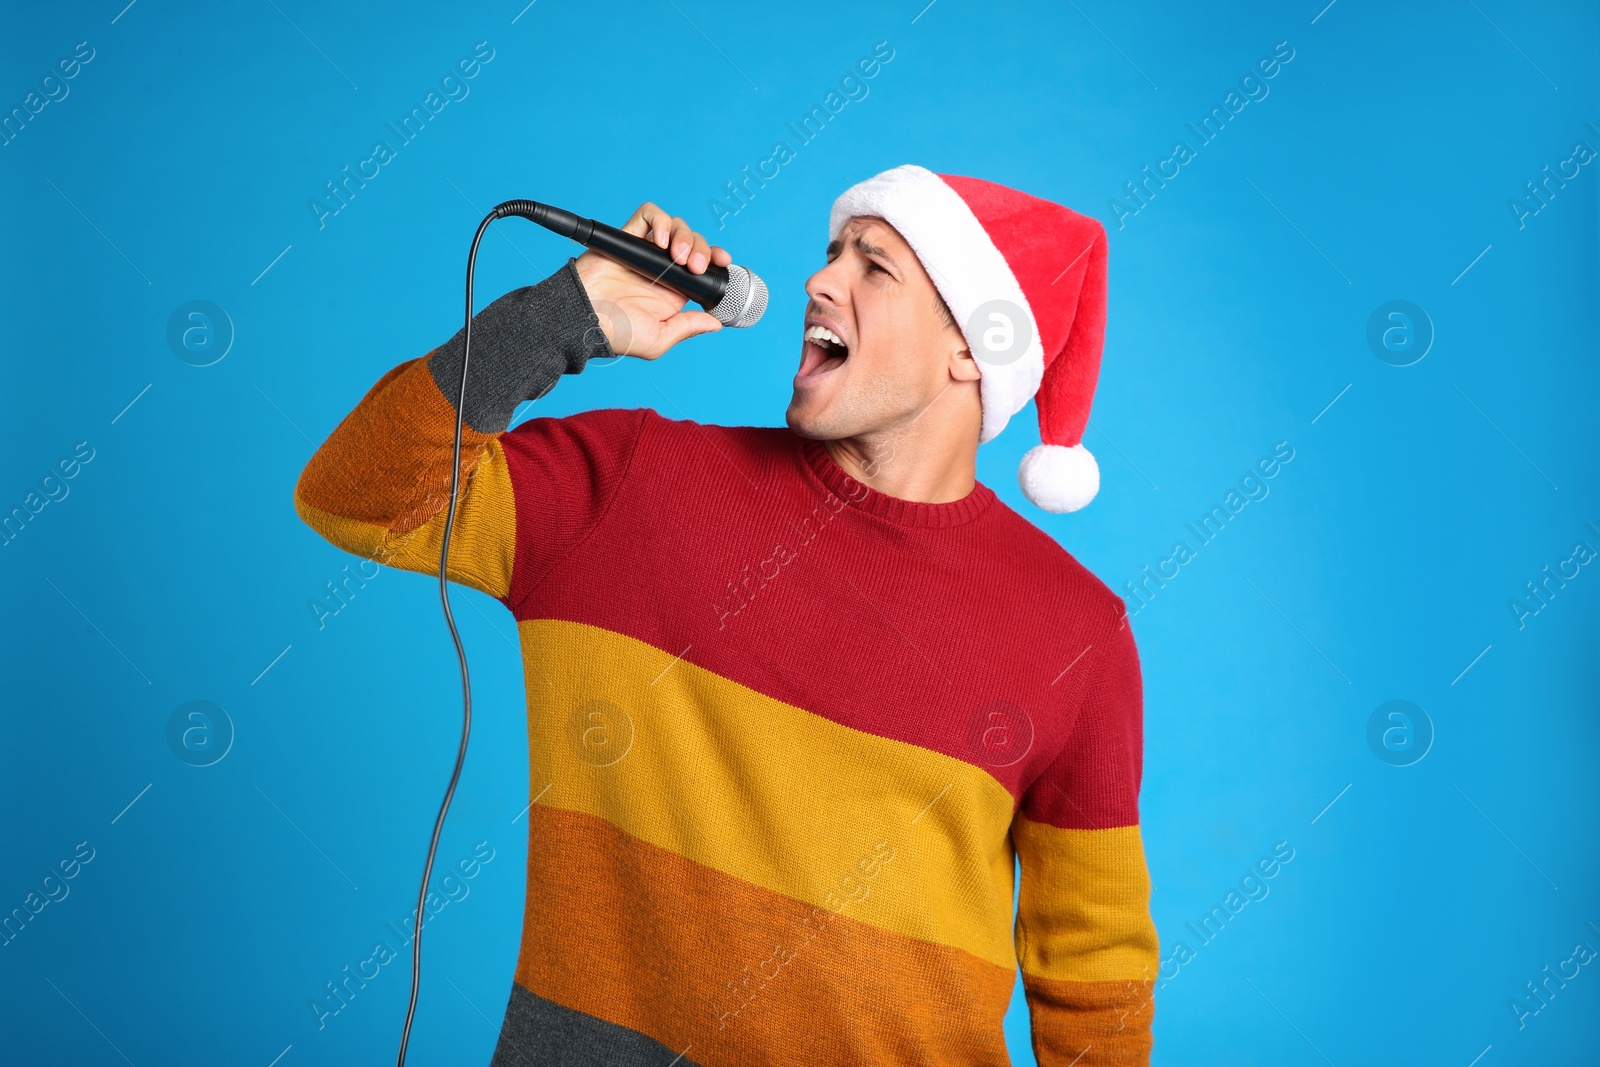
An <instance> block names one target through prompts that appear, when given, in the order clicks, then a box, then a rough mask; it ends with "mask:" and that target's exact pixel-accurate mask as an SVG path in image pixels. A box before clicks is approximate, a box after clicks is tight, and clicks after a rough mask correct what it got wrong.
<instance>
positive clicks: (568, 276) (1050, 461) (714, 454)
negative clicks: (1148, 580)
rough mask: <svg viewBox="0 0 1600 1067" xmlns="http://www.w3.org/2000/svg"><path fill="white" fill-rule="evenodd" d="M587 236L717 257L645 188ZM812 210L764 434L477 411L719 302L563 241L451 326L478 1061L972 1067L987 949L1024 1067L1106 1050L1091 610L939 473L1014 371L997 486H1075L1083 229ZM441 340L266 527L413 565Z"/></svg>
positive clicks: (439, 510)
mask: <svg viewBox="0 0 1600 1067" xmlns="http://www.w3.org/2000/svg"><path fill="white" fill-rule="evenodd" d="M624 229H626V230H627V231H628V232H630V233H633V234H636V235H639V236H648V237H649V238H650V239H653V240H655V241H656V243H657V244H659V245H661V246H662V247H664V248H668V247H669V248H670V249H671V253H672V255H673V258H674V259H675V260H676V261H677V262H679V263H682V264H685V265H686V266H687V267H688V269H690V270H692V271H695V272H697V273H698V272H702V271H704V270H705V269H706V265H707V264H708V263H717V264H720V265H726V264H727V263H728V262H729V261H730V256H729V254H728V252H727V251H726V250H725V249H722V248H718V247H712V246H710V245H708V244H707V242H706V240H705V238H704V237H702V236H701V235H699V234H697V233H695V232H693V231H692V230H691V229H690V228H689V226H688V225H687V224H686V223H685V222H684V220H683V219H681V218H675V217H671V216H669V215H667V214H666V213H665V212H663V211H661V210H660V209H658V208H657V207H656V206H655V205H654V204H649V203H647V204H644V205H643V206H641V207H640V208H639V210H638V211H636V212H634V214H633V217H632V218H631V219H629V220H628V222H627V223H626V225H625V226H624ZM829 236H830V243H829V245H828V248H827V263H826V265H825V266H824V267H823V268H822V269H821V270H819V271H817V273H815V274H814V275H812V276H811V278H810V279H809V280H808V282H807V283H806V291H807V294H808V296H809V301H808V303H807V309H806V316H805V327H804V331H803V333H804V337H803V340H802V342H801V355H800V364H799V370H798V373H797V374H796V375H795V379H794V396H793V399H792V400H791V402H790V404H789V408H788V412H787V422H788V426H787V427H751V426H732V427H729V426H715V425H705V424H700V423H696V422H693V421H688V420H676V419H669V418H665V417H663V416H662V415H659V414H657V413H656V412H654V411H652V410H650V409H648V408H634V409H617V408H604V409H598V410H594V411H587V412H582V413H579V414H576V415H571V416H567V417H565V418H550V417H536V418H532V419H529V420H528V421H526V422H523V423H522V424H520V425H519V426H517V427H516V428H515V429H512V430H509V431H508V430H507V427H508V426H509V424H510V419H511V415H512V411H513V409H514V408H515V407H516V406H517V404H518V403H520V402H521V401H523V400H525V399H529V398H537V397H539V396H542V395H544V393H546V392H547V391H548V390H549V389H550V388H551V387H552V386H553V385H554V383H555V382H556V381H557V379H558V378H559V377H560V375H561V374H563V373H567V374H574V373H580V372H581V371H582V370H583V367H584V364H585V363H586V361H587V360H588V359H590V358H594V357H598V356H611V355H613V354H614V353H618V352H621V353H623V354H628V355H633V356H637V357H639V358H643V359H655V358H657V357H659V356H660V355H662V354H663V353H665V352H666V351H667V350H669V349H670V348H672V347H673V346H674V345H676V344H678V343H680V342H682V341H683V340H685V339H687V338H689V337H691V336H694V335H696V334H699V333H704V332H712V331H715V330H716V329H718V328H720V324H719V323H717V321H716V320H715V319H714V318H713V317H712V316H710V315H709V314H707V313H706V312H703V311H699V310H680V308H682V307H683V304H684V301H683V298H682V297H681V296H678V295H676V294H674V293H672V292H670V291H667V290H665V289H663V288H661V287H659V286H654V285H652V284H651V283H650V281H649V279H646V278H644V277H642V276H640V275H638V274H635V273H634V272H632V271H630V270H628V269H626V268H623V267H621V266H619V265H617V264H615V263H613V262H610V261H608V260H606V259H604V258H602V257H600V256H597V255H596V254H595V253H593V252H585V253H584V254H583V255H581V256H579V257H577V258H576V259H575V260H569V261H568V262H567V264H566V266H565V267H563V268H562V269H561V270H559V271H557V272H556V273H555V274H552V275H551V276H550V277H548V278H546V279H544V280H543V281H541V282H540V283H538V284H537V285H533V286H529V287H526V288H522V289H517V290H515V291H513V292H511V293H508V294H506V295H505V296H503V297H501V298H499V299H498V300H496V301H495V302H493V303H492V304H490V305H489V306H488V307H486V308H485V309H484V310H483V311H482V312H480V313H479V314H478V316H477V317H476V318H475V319H474V326H473V349H472V355H471V365H470V378H469V381H468V386H467V391H466V401H465V408H464V410H463V412H462V414H463V417H464V420H465V426H464V428H463V431H462V432H463V453H462V468H463V470H462V474H463V478H462V482H463V486H464V488H463V490H462V493H461V496H460V499H459V502H458V505H457V513H456V526H455V528H454V530H453V532H452V537H451V551H452V558H451V561H450V566H449V577H450V578H451V579H453V580H455V581H458V582H463V583H465V584H467V585H471V586H473V587H474V588H477V589H480V590H482V591H484V592H486V593H488V594H490V595H491V596H493V597H495V598H497V599H498V600H500V601H501V602H502V603H504V604H505V605H506V607H507V608H509V609H510V610H511V611H512V613H513V615H514V616H515V618H516V619H517V626H518V631H519V634H520V637H521V644H522V651H523V659H524V666H525V676H526V683H527V692H528V724H529V766H530V782H529V790H530V792H529V797H530V800H532V801H533V803H532V805H531V807H530V808H529V810H528V814H527V818H528V824H529V841H528V883H527V902H526V908H525V913H524V923H523V930H522V942H521V949H520V953H519V955H518V960H517V967H516V973H515V981H514V983H513V985H512V990H511V996H510V1001H509V1004H508V1005H507V1009H506V1013H505V1019H504V1023H503V1026H502V1030H501V1036H500V1040H499V1043H498V1045H497V1047H496V1049H495V1053H494V1058H493V1063H494V1064H495V1065H514V1064H557V1063H559V1064H595V1065H600V1064H660V1065H662V1067H666V1065H667V1064H676V1065H683V1067H688V1065H692V1064H700V1065H703V1067H734V1065H739V1067H750V1065H757V1064H760V1065H795V1067H800V1065H804V1067H817V1065H830V1067H831V1065H840V1067H843V1065H866V1064H871V1065H878V1064H907V1065H909V1064H952V1065H962V1067H978V1065H983V1067H1000V1065H1004V1064H1007V1063H1008V1062H1009V1059H1008V1056H1007V1053H1006V1048H1005V1042H1004V1037H1003V1033H1002V1029H1001V1023H1002V1019H1003V1016H1004V1014H1005V1011H1006V1008H1007V1005H1008V1003H1009V1000H1010V997H1011V994H1012V990H1013V987H1014V984H1015V981H1016V975H1017V969H1018V966H1019V964H1020V967H1021V971H1022V982H1023V987H1024V990H1025V994H1026V997H1027V1001H1028V1007H1029V1010H1030V1017H1031V1023H1032V1039H1033V1049H1034V1052H1035V1055H1036V1056H1037V1058H1038V1061H1039V1062H1040V1063H1041V1064H1043V1065H1045V1067H1067V1065H1069V1064H1072V1065H1076V1067H1091V1065H1096V1064H1102V1065H1103V1064H1118V1065H1122V1064H1145V1063H1147V1062H1148V1057H1149V1050H1150V1045H1151V1038H1150V1021H1151V1017H1152V1014H1153V1002H1152V981H1153V979H1154V978H1155V973H1156V969H1157V966H1158V952H1157V939H1156V931H1155V928H1154V925H1153V923H1152V922H1151V919H1150V914H1149V891H1150V886H1149V879H1148V875H1147V872H1146V867H1145V860H1144V853H1143V846H1142V843H1141V839H1140V835H1139V825H1138V821H1139V820H1138V790H1139V780H1140V773H1141V757H1142V704H1141V700H1142V694H1141V688H1140V673H1139V665H1138V655H1137V651H1136V649H1135V646H1134V642H1133V637H1132V633H1131V631H1130V629H1129V628H1128V626H1127V623H1126V619H1125V617H1124V613H1123V608H1122V602H1121V600H1120V598H1118V597H1117V596H1116V595H1115V594H1114V593H1112V592H1111V591H1110V590H1109V589H1108V588H1106V586H1105V585H1104V584H1103V583H1101V582H1100V581H1099V580H1098V579H1096V578H1095V577H1094V576H1093V575H1092V574H1090V573H1089V572H1088V571H1087V570H1086V569H1085V568H1084V567H1083V566H1082V565H1080V564H1079V563H1078V562H1077V561H1076V560H1074V559H1073V558H1072V556H1071V555H1070V554H1068V553H1067V552H1066V551H1064V550H1063V549H1062V548H1061V547H1060V546H1059V545H1058V544H1056V543H1055V541H1053V540H1052V539H1051V538H1049V537H1047V536H1046V535H1045V534H1043V533H1042V532H1040V531H1039V530H1038V529H1037V528H1035V527H1034V526H1033V525H1031V524H1030V523H1028V522H1027V521H1026V520H1024V519H1023V518H1022V517H1021V516H1019V515H1018V514H1017V513H1016V512H1014V511H1012V510H1011V509H1010V508H1008V507H1007V506H1006V505H1005V504H1004V503H1002V502H1001V501H1000V500H999V499H998V498H997V497H996V495H995V493H994V492H993V490H991V489H989V488H988V487H987V486H984V485H983V484H982V483H979V482H977V481H976V480H975V478H974V470H975V454H976V450H977V445H978V444H979V443H980V442H981V441H986V440H989V439H990V438H992V437H993V436H994V435H995V434H997V433H999V432H1000V430H1001V429H1002V428H1003V427H1004V426H1005V424H1006V421H1007V419H1008V418H1009V417H1010V416H1011V415H1012V414H1014V413H1015V412H1016V411H1018V410H1020V409H1021V407H1023V406H1024V405H1025V404H1026V402H1027V399H1028V398H1029V396H1032V395H1034V394H1035V392H1036V393H1037V397H1036V399H1037V402H1038V407H1039V413H1040V424H1041V432H1042V435H1043V436H1044V438H1045V440H1046V443H1045V444H1042V445H1040V446H1038V447H1036V448H1034V449H1033V450H1031V451H1030V453H1029V455H1028V456H1027V457H1026V458H1025V460H1024V463H1023V469H1022V472H1021V478H1022V482H1023V486H1024V489H1025V491H1026V492H1027V495H1028V496H1029V498H1030V499H1031V500H1033V501H1034V502H1035V503H1038V504H1040V505H1041V506H1043V507H1047V508H1050V509H1051V510H1057V511H1062V510H1071V509H1072V508H1076V507H1080V506H1082V505H1083V504H1084V503H1086V502H1087V501H1088V499H1089V498H1090V497H1092V496H1093V495H1094V492H1095V490H1096V488H1097V486H1098V473H1097V471H1096V469H1095V467H1094V461H1093V459H1092V457H1089V455H1088V453H1087V452H1086V451H1085V450H1084V449H1083V447H1082V445H1081V443H1080V441H1079V438H1080V437H1081V434H1082V431H1083V428H1084V426H1085V424H1086V421H1087V418H1088V404H1089V399H1090V395H1091V394H1092V391H1093V388H1094V383H1095V378H1096V374H1097V371H1098V365H1099V359H1100V348H1101V340H1102V334H1103V329H1104V285H1105V248H1106V241H1105V234H1104V231H1103V230H1102V228H1101V227H1100V225H1099V224H1098V223H1097V222H1095V221H1094V220H1092V219H1089V218H1086V217H1084V216H1081V215H1077V214H1075V213H1073V212H1071V211H1069V210H1068V209H1066V208H1064V207H1061V206H1059V205H1056V204H1051V203H1049V202H1048V201H1044V200H1040V199H1037V198H1034V197H1031V196H1028V195H1026V194H1023V193H1019V192H1016V191H1014V190H1010V189H1007V188H1005V187H1003V186H998V185H994V184H991V183H988V182H982V181H978V180H976V179H971V178H961V177H957V176H950V175H936V174H933V173H932V172H930V171H928V170H925V169H924V168H921V167H914V166H904V167H897V168H894V169H893V170H890V171H886V172H884V173H883V174H880V175H877V176H876V177H874V178H872V179H869V180H867V181H865V182H862V183H860V184H858V185H856V186H853V187H852V188H851V189H850V190H848V191H847V192H846V193H845V194H844V195H843V196H841V197H840V198H839V200H838V201H836V202H835V204H834V206H833V211H832V215H831V218H830V224H829ZM596 309H603V311H604V313H605V314H604V317H603V318H602V317H601V316H600V315H598V314H597V313H596ZM461 355H462V353H461V336H460V334H459V333H458V334H457V335H456V337H454V338H453V339H452V340H450V341H449V342H447V343H446V344H444V345H442V346H440V347H438V348H436V349H434V350H432V351H431V352H429V353H428V354H427V355H426V356H424V357H422V358H419V359H413V360H409V361H407V362H405V363H402V364H400V365H399V366H397V367H395V368H394V369H392V370H390V371H389V372H388V373H387V374H385V375H384V376H383V377H382V378H381V379H379V381H378V382H377V384H376V385H374V386H373V388H372V389H371V390H370V391H369V392H368V393H367V395H366V396H365V397H364V398H363V399H362V400H361V402H360V403H359V404H358V405H357V406H356V408H355V410H354V411H352V412H351V413H350V414H349V415H348V416H347V417H346V418H345V419H344V421H343V422H341V423H340V425H339V426H338V427H337V428H336V429H335V430H334V432H333V434H332V435H331V436H330V437H329V439H328V441H327V442H326V443H325V444H324V445H323V446H322V448H321V449H319V450H318V452H317V453H316V455H315V456H313V457H312V459H311V461H310V463H309V464H307V466H306V469H305V471H304V473H303V474H302V476H301V478H300V482H299V485H298V486H297V489H296V494H295V505H296V507H297V509H298V510H299V513H300V515H301V516H302V517H303V518H304V519H305V521H306V522H307V523H309V524H310V525H311V526H312V527H313V528H315V529H316V530H317V531H319V532H320V533H322V534H323V535H324V536H325V537H327V538H328V539H329V540H330V541H332V542H333V543H334V544H336V545H339V546H340V547H342V548H345V549H347V550H349V551H351V552H356V553H359V554H361V555H364V556H368V557H371V558H375V559H378V560H380V561H381V562H388V563H391V564H393V565H395V566H399V567H405V568H409V569H412V570H418V571H424V572H428V573H434V574H437V567H438V558H439V538H440V533H441V529H442V526H443V522H444V515H445V504H446V501H447V498H448V495H449V488H448V487H449V484H450V474H451V472H450V458H451V447H452V443H453V439H454V428H455V419H456V408H455V404H454V401H455V397H456V390H457V385H458V383H459V381H460V375H461ZM1018 859H1020V862H1021V885H1020V900H1019V902H1018V905H1017V911H1016V915H1015V921H1014V925H1013V910H1012V908H1013V893H1014V890H1016V889H1017V888H1018V887H1017V886H1015V885H1014V882H1013V877H1014V871H1015V864H1016V862H1017V860H1018Z"/></svg>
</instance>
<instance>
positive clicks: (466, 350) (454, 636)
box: [398, 200, 526, 1067]
mask: <svg viewBox="0 0 1600 1067" xmlns="http://www.w3.org/2000/svg"><path fill="white" fill-rule="evenodd" d="M523 203H526V201H518V200H508V201H506V203H504V204H499V205H497V206H496V207H495V209H494V210H493V211H491V212H489V214H487V215H485V216H484V219H483V221H482V222H480V223H478V232H477V233H475V234H473V235H472V250H471V251H470V252H468V253H467V324H466V326H465V327H464V336H463V338H462V345H461V385H460V387H459V388H458V389H457V390H456V441H455V452H454V457H453V459H452V460H451V462H450V504H449V507H448V508H447V509H446V511H445V515H444V537H443V538H442V539H441V542H440V545H439V601H440V603H441V604H443V605H444V621H445V624H446V625H447V626H449V627H450V639H451V640H452V641H454V642H455V646H456V658H457V659H458V660H460V661H461V748H460V749H459V750H458V751H457V752H456V765H455V769H454V770H452V771H451V772H450V785H449V786H448V787H447V788H446V789H445V791H444V803H442V804H440V805H439V817H438V818H437V819H436V820H434V824H433V837H432V839H431V840H430V841H429V842H428V861H427V862H426V863H425V864H423V867H422V889H421V890H420V891H419V892H418V894H417V928H416V931H415V933H413V934H412V937H411V1001H410V1003H409V1004H407V1005H406V1022H405V1026H404V1027H402V1028H401V1030H400V1059H399V1061H398V1067H405V1062H406V1044H407V1043H408V1042H409V1041H410V1039H411V1020H412V1019H413V1018H414V1017H415V1016H416V1013H417V987H418V986H419V985H420V984H421V981H422V921H423V906H424V904H425V902H426V901H427V899H428V878H429V876H430V875H431V874H432V872H433V857H434V854H435V853H436V852H437V851H438V850H439V834H440V832H441V831H442V830H443V829H444V817H445V813H446V812H447V811H449V810H450V799H451V797H453V796H455V792H456V783H457V782H458V781H460V779H461V766H462V764H463V763H465V762H466V759H467V739H468V737H470V736H471V734H472V681H471V679H470V678H468V676H467V653H466V650H465V649H464V648H462V646H461V634H460V633H459V632H457V630H456V620H455V617H454V616H453V615H451V614H450V590H449V584H448V579H447V577H446V573H445V570H446V565H447V564H448V561H449V559H450V529H451V527H453V526H454V525H455V521H456V491H457V487H458V485H459V484H460V481H461V424H462V418H463V415H462V413H463V412H464V411H465V410H466V406H467V359H468V357H469V356H470V355H471V352H472V266H473V263H474V262H476V261H477V258H478V242H479V241H481V240H483V232H484V231H485V230H487V229H488V228H489V223H491V222H493V221H494V220H495V219H498V218H503V217H505V216H506V215H508V214H511V213H512V212H511V211H509V210H507V208H508V206H510V205H520V204H523Z"/></svg>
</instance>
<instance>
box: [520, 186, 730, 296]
mask: <svg viewBox="0 0 1600 1067" xmlns="http://www.w3.org/2000/svg"><path fill="white" fill-rule="evenodd" d="M494 210H495V214H497V215H499V216H500V217H504V216H506V215H517V216H519V217H521V218H525V219H527V220H529V221H530V222H536V223H538V224H539V225H540V226H543V227H544V228H545V229H547V230H551V231H553V232H555V233H559V234H560V235H561V236H563V237H570V238H572V239H573V240H574V241H577V242H578V243H579V244H581V245H584V246H585V247H588V248H592V249H594V250H595V251H597V252H599V253H601V254H602V255H604V256H605V257H606V258H607V259H613V260H616V261H617V262H618V263H621V264H622V265H623V266H625V267H630V268H632V269H633V270H635V271H638V272H639V273H640V274H642V275H644V276H645V277H647V278H650V279H651V280H653V281H657V282H660V283H661V284H662V285H665V286H666V287H667V288H669V289H672V290H674V291H675V292H679V293H682V294H683V295H684V296H686V297H688V298H689V299H690V300H693V301H694V302H695V303H697V304H699V305H700V306H701V307H704V308H705V309H706V310H708V311H709V310H711V309H712V308H714V307H716V306H717V304H718V303H719V302H720V301H721V300H722V296H723V294H724V293H725V292H726V291H727V288H728V268H727V267H721V266H718V265H717V264H715V263H711V264H708V265H707V266H706V269H705V273H703V274H695V273H694V272H693V271H691V270H689V268H688V267H685V266H683V265H681V264H679V263H677V262H675V261H674V260H673V258H672V255H671V253H670V252H668V250H667V249H665V248H661V247H659V246H658V245H656V244H655V242H653V241H647V240H645V239H644V238H643V237H636V236H634V235H633V234H631V233H628V232H627V231H625V230H619V229H617V228H616V227H615V226H607V225H606V224H605V223H603V222H596V221H595V220H594V219H586V218H584V217H583V216H581V215H575V214H573V213H572V212H570V211H567V210H564V209H562V208H558V207H553V206H551V205H550V204H540V203H538V202H536V201H533V200H507V201H506V202H505V203H503V204H499V205H496V207H495V209H494Z"/></svg>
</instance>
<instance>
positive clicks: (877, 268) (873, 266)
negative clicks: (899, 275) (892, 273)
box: [867, 261, 889, 274]
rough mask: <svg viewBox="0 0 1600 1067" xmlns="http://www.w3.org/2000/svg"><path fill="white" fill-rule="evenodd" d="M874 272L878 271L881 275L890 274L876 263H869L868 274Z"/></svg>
mask: <svg viewBox="0 0 1600 1067" xmlns="http://www.w3.org/2000/svg"><path fill="white" fill-rule="evenodd" d="M873 271H877V272H878V273H880V274H888V273H889V272H888V271H886V270H884V269H883V268H882V267H880V266H878V265H877V264H876V263H873V262H870V261H869V262H868V263H867V273H868V274H871V273H872V272H873Z"/></svg>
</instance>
